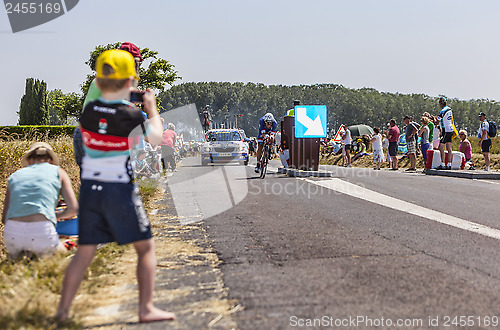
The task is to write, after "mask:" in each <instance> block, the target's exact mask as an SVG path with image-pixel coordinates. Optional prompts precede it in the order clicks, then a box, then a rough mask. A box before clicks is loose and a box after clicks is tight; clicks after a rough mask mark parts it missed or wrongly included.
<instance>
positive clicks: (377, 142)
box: [370, 127, 385, 170]
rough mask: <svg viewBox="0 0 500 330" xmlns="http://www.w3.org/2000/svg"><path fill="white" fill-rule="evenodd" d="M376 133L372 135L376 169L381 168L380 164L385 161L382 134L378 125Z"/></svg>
mask: <svg viewBox="0 0 500 330" xmlns="http://www.w3.org/2000/svg"><path fill="white" fill-rule="evenodd" d="M373 131H374V132H375V135H374V136H372V137H371V139H370V142H371V143H372V149H373V162H374V163H375V170H380V164H382V162H384V161H385V159H384V158H385V157H384V152H383V150H382V136H381V135H380V130H379V128H378V127H374V128H373Z"/></svg>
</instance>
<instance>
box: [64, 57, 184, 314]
mask: <svg viewBox="0 0 500 330" xmlns="http://www.w3.org/2000/svg"><path fill="white" fill-rule="evenodd" d="M96 71H97V78H96V79H97V81H96V83H97V86H98V87H99V89H100V90H101V92H102V96H101V98H99V99H97V100H95V101H92V102H89V104H87V106H86V107H85V109H84V110H83V113H82V115H81V117H80V128H81V131H82V134H83V136H85V135H88V136H91V137H92V138H89V139H84V140H83V142H84V147H85V151H86V155H85V156H84V158H83V160H82V184H81V187H80V214H79V226H78V234H79V237H78V250H77V251H76V254H75V256H74V257H73V259H72V260H71V263H70V264H69V265H68V267H67V268H66V272H65V276H64V280H63V285H62V292H61V300H60V302H59V307H58V309H57V320H58V321H59V322H64V321H65V320H66V319H67V318H68V314H69V309H70V306H71V303H72V301H73V299H74V297H75V295H76V293H77V291H78V287H79V286H80V283H81V281H82V280H83V277H84V275H85V273H86V270H87V268H88V266H89V265H90V263H91V262H92V259H93V258H94V255H95V252H96V250H97V246H98V245H99V244H103V243H108V242H117V243H118V244H129V243H131V244H133V246H134V248H135V251H136V253H137V256H138V261H137V281H138V286H139V322H153V321H161V320H171V319H174V318H175V315H174V314H172V313H169V312H165V311H163V310H161V309H158V308H156V307H155V306H154V304H153V290H154V280H155V272H156V255H155V245H154V241H153V239H152V234H151V228H150V225H149V220H148V218H147V214H146V211H145V209H144V206H143V204H142V201H141V197H140V195H139V188H138V187H137V186H136V185H135V184H134V182H133V173H131V164H130V148H131V147H132V145H131V141H133V139H130V138H131V137H132V138H133V137H134V136H135V135H136V134H134V133H133V132H134V131H137V130H136V128H138V127H141V126H142V128H144V130H143V132H145V133H144V134H147V136H148V138H149V140H150V141H151V143H153V144H155V145H156V144H158V143H159V142H160V140H161V137H162V128H161V122H160V119H159V115H158V110H157V107H156V98H155V96H154V94H153V92H152V91H151V90H150V89H148V90H147V91H146V93H145V94H144V109H145V111H146V112H147V113H148V115H149V116H148V117H149V125H148V127H147V128H146V127H144V125H145V121H146V120H145V119H144V117H143V115H142V113H141V110H140V109H139V108H137V107H136V106H133V105H131V104H130V102H128V101H127V100H129V99H130V92H131V87H132V86H133V85H135V84H136V83H137V80H138V79H139V77H138V75H137V72H136V70H135V68H134V59H133V57H132V55H130V54H129V53H127V52H126V51H123V50H108V51H105V52H103V53H102V54H101V55H100V56H99V57H98V58H97V62H96ZM137 134H140V133H139V132H138V133H137Z"/></svg>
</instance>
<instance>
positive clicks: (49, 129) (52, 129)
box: [0, 125, 76, 140]
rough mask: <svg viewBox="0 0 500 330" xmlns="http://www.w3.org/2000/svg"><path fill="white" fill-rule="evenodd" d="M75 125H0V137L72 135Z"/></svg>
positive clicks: (22, 137) (21, 138) (31, 137)
mask: <svg viewBox="0 0 500 330" xmlns="http://www.w3.org/2000/svg"><path fill="white" fill-rule="evenodd" d="M75 127H76V126H49V125H26V126H0V139H3V140H6V139H20V140H25V139H26V140H30V139H33V138H34V137H40V136H42V137H47V138H55V137H58V136H61V135H69V136H71V135H73V131H74V130H75Z"/></svg>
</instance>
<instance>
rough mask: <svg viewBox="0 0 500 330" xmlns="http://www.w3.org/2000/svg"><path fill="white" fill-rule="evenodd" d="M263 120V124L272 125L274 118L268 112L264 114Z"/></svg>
mask: <svg viewBox="0 0 500 330" xmlns="http://www.w3.org/2000/svg"><path fill="white" fill-rule="evenodd" d="M263 118H264V122H265V123H273V122H274V116H273V114H272V113H270V112H268V113H266V114H265V115H264V117H263Z"/></svg>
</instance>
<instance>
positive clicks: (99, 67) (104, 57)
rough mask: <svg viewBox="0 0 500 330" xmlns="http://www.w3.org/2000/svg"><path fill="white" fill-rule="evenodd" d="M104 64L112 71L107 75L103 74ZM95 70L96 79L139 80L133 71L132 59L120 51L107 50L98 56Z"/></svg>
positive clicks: (133, 62) (133, 63) (126, 53)
mask: <svg viewBox="0 0 500 330" xmlns="http://www.w3.org/2000/svg"><path fill="white" fill-rule="evenodd" d="M105 64H107V65H109V66H110V67H111V68H112V69H113V70H112V72H111V73H109V74H107V75H105V74H104V72H103V71H104V70H103V68H104V65H105ZM95 69H96V71H97V78H106V79H128V78H130V77H134V78H135V79H139V77H138V76H137V72H136V71H135V61H134V57H133V56H132V54H130V53H129V52H127V51H125V50H121V49H111V50H107V51H105V52H103V53H102V54H101V55H99V57H98V58H97V62H96V65H95Z"/></svg>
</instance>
